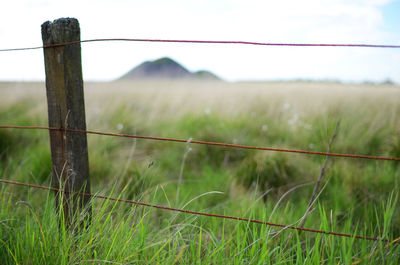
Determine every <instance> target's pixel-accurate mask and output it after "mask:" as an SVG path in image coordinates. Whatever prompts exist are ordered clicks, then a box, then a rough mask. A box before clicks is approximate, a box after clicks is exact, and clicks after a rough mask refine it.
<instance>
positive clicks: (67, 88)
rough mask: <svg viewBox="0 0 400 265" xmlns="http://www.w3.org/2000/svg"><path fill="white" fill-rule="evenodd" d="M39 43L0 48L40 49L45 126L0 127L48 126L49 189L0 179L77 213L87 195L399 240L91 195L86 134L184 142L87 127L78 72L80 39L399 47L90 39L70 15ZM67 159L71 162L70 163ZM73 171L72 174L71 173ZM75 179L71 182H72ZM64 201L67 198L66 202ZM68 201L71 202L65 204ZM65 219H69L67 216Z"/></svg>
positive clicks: (48, 27)
mask: <svg viewBox="0 0 400 265" xmlns="http://www.w3.org/2000/svg"><path fill="white" fill-rule="evenodd" d="M42 38H43V44H44V45H43V46H37V47H27V48H12V49H0V52H9V51H23V50H32V49H43V50H44V57H45V66H46V89H47V100H48V110H49V126H48V127H44V126H10V125H0V129H29V130H47V131H49V133H50V143H51V153H52V161H53V179H54V186H53V187H45V186H39V185H34V184H28V183H20V182H15V181H10V180H5V179H0V183H5V184H12V185H19V186H24V187H31V188H37V189H43V190H50V191H55V192H57V193H60V194H62V195H63V196H65V198H66V199H67V200H66V201H67V202H64V203H61V202H60V201H58V200H57V197H58V196H56V204H57V205H58V207H63V208H64V210H65V211H64V212H65V213H67V214H72V213H73V212H76V211H79V210H80V208H81V206H82V205H79V200H78V199H80V201H81V202H83V204H87V203H88V201H89V199H90V198H99V199H106V200H112V201H117V202H124V203H130V204H135V205H139V206H145V207H153V208H158V209H162V210H168V211H175V212H181V213H186V214H195V215H202V216H208V217H216V218H224V219H232V220H236V221H245V222H250V223H257V224H262V225H268V226H275V227H280V228H283V229H292V230H297V231H305V232H311V233H319V234H326V235H333V236H341V237H349V238H352V237H353V238H357V239H363V240H372V241H377V240H378V241H385V242H389V243H399V241H398V240H394V241H392V242H390V241H389V240H388V239H383V238H379V237H377V236H375V237H367V236H360V235H351V234H344V233H337V232H331V231H322V230H315V229H310V228H303V227H301V226H293V225H284V224H277V223H271V222H267V221H262V220H256V219H249V218H243V217H235V216H227V215H219V214H212V213H205V212H196V211H190V210H184V209H177V208H171V207H165V206H160V205H154V204H150V203H144V202H138V201H132V200H125V199H116V198H112V197H108V196H101V195H95V194H92V193H90V185H89V172H88V168H89V166H88V159H87V143H86V134H97V135H103V136H113V137H127V138H137V139H146V140H156V141H169V142H179V143H188V141H187V140H183V139H174V138H162V137H153V136H139V135H127V134H116V133H106V132H98V131H88V130H86V124H85V112H84V100H83V81H82V70H81V62H80V61H81V56H80V43H84V42H99V41H140V42H174V43H198V44H243V45H263V46H301V47H314V46H320V47H358V48H400V45H372V44H288V43H258V42H246V41H198V40H161V39H92V40H82V41H81V40H80V36H79V23H78V21H77V20H75V19H59V20H56V21H54V22H53V23H50V22H46V23H44V24H43V25H42ZM189 142H190V143H193V144H201V145H212V146H222V147H230V148H242V149H253V150H263V151H274V152H289V153H298V154H308V155H321V156H327V157H328V156H333V157H342V158H355V159H371V160H385V161H393V162H399V161H400V158H393V157H380V156H366V155H358V154H339V153H331V152H329V151H328V152H314V151H306V150H293V149H282V148H269V147H258V146H245V145H237V144H229V143H218V142H205V141H197V140H190V141H189ZM71 161H72V162H71ZM71 172H72V174H73V178H71V175H67V174H71ZM71 179H73V180H74V182H72V181H71ZM68 201H69V202H68ZM69 204H71V205H72V206H71V207H70V208H69V206H68V205H69ZM67 221H68V222H69V221H71V220H68V218H67Z"/></svg>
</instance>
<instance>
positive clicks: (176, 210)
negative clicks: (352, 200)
mask: <svg viewBox="0 0 400 265" xmlns="http://www.w3.org/2000/svg"><path fill="white" fill-rule="evenodd" d="M0 183H6V184H12V185H17V186H23V187H30V188H36V189H42V190H49V191H56V192H64V193H70V192H69V191H66V190H62V189H59V188H54V187H46V186H41V185H36V184H29V183H22V182H17V181H11V180H5V179H0ZM76 194H79V195H82V196H86V197H92V198H97V199H104V200H110V201H116V202H124V203H129V204H135V205H139V206H144V207H151V208H156V209H161V210H167V211H174V212H181V213H186V214H193V215H202V216H207V217H216V218H223V219H231V220H236V221H244V222H248V223H256V224H262V225H267V226H273V227H280V228H284V229H292V230H297V231H304V232H309V233H317V234H325V235H332V236H340V237H347V238H357V239H362V240H369V241H383V242H391V241H390V240H388V239H383V238H379V237H369V236H360V235H351V234H345V233H338V232H331V231H324V230H317V229H311V228H303V227H297V226H293V225H284V224H277V223H271V222H267V221H261V220H257V219H250V218H244V217H237V216H230V215H223V214H213V213H205V212H197V211H191V210H184V209H178V208H172V207H167V206H162V205H156V204H150V203H145V202H139V201H133V200H127V199H118V198H113V197H109V196H103V195H98V194H92V193H85V192H76ZM394 243H396V244H397V243H399V242H397V241H396V242H394Z"/></svg>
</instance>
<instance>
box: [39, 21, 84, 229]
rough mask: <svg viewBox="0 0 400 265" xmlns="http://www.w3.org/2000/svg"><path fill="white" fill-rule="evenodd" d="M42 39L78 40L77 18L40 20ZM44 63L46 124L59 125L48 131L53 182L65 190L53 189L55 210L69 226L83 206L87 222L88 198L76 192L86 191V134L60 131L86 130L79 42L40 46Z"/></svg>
mask: <svg viewBox="0 0 400 265" xmlns="http://www.w3.org/2000/svg"><path fill="white" fill-rule="evenodd" d="M42 40H43V45H44V46H46V45H51V44H59V43H66V42H73V41H79V40H80V28H79V22H78V20H77V19H74V18H60V19H57V20H55V21H53V22H50V21H47V22H45V23H43V24H42ZM44 62H45V71H46V91H47V105H48V117H49V127H55V128H60V130H50V146H51V157H52V163H53V171H52V172H53V185H54V187H56V188H62V189H63V190H64V191H65V192H63V193H60V192H57V196H56V206H57V210H58V211H59V210H61V209H62V210H63V211H62V212H61V213H63V214H64V216H63V217H64V220H65V223H66V224H67V225H68V226H70V225H71V224H72V223H73V220H74V218H75V217H77V216H79V214H80V213H81V212H82V209H83V207H85V209H86V210H87V216H88V217H87V218H89V220H88V221H89V222H90V218H91V208H90V206H89V205H88V203H89V200H90V198H89V197H87V196H82V195H79V194H78V195H77V192H85V193H90V182H89V162H88V161H89V160H88V151H87V139H86V134H84V133H76V132H75V133H74V132H70V131H65V130H63V129H78V130H86V121H85V104H84V97H83V80H82V65H81V46H80V43H77V44H71V45H65V46H57V47H48V48H44ZM60 207H62V208H60ZM86 220H87V219H86Z"/></svg>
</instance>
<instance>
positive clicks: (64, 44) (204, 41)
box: [0, 38, 400, 52]
mask: <svg viewBox="0 0 400 265" xmlns="http://www.w3.org/2000/svg"><path fill="white" fill-rule="evenodd" d="M104 41H130V42H163V43H192V44H240V45H257V46H289V47H350V48H392V49H393V48H395V49H396V48H400V45H383V44H328V43H271V42H253V41H224V40H172V39H136V38H102V39H88V40H78V41H71V42H64V43H55V44H46V45H43V46H35V47H24V48H10V49H0V52H10V51H24V50H37V49H44V48H54V47H61V46H68V45H73V44H79V43H86V42H104Z"/></svg>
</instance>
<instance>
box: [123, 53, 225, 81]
mask: <svg viewBox="0 0 400 265" xmlns="http://www.w3.org/2000/svg"><path fill="white" fill-rule="evenodd" d="M136 79H191V80H221V79H220V78H219V77H218V76H216V75H215V74H213V73H211V72H209V71H206V70H201V71H197V72H190V71H189V70H187V69H186V68H185V67H183V66H182V65H180V64H179V63H177V62H176V61H174V60H172V59H171V58H168V57H164V58H160V59H157V60H154V61H146V62H144V63H141V64H140V65H138V66H136V67H135V68H133V69H132V70H130V71H129V72H128V73H126V74H124V75H123V76H122V77H121V78H120V80H136Z"/></svg>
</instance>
